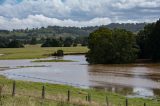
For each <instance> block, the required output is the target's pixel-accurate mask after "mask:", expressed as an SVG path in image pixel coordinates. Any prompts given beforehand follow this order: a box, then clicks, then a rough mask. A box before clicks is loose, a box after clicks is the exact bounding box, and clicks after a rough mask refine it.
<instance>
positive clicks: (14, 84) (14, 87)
mask: <svg viewBox="0 0 160 106" xmlns="http://www.w3.org/2000/svg"><path fill="white" fill-rule="evenodd" d="M15 93H16V81H13V88H12V96H15Z"/></svg>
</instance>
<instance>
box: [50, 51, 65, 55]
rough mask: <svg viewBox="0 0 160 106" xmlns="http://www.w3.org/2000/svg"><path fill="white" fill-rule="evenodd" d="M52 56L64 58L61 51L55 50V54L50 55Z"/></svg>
mask: <svg viewBox="0 0 160 106" xmlns="http://www.w3.org/2000/svg"><path fill="white" fill-rule="evenodd" d="M52 55H53V56H64V53H63V50H57V52H55V53H53V54H52Z"/></svg>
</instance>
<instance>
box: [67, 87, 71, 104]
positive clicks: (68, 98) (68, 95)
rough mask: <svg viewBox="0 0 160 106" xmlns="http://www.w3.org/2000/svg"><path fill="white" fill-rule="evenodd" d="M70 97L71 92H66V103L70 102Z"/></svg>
mask: <svg viewBox="0 0 160 106" xmlns="http://www.w3.org/2000/svg"><path fill="white" fill-rule="evenodd" d="M70 95H71V92H70V90H68V92H67V101H68V102H69V101H70Z"/></svg>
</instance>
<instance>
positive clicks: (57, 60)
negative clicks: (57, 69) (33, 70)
mask: <svg viewBox="0 0 160 106" xmlns="http://www.w3.org/2000/svg"><path fill="white" fill-rule="evenodd" d="M32 62H77V61H73V60H59V59H54V60H35V61H32Z"/></svg>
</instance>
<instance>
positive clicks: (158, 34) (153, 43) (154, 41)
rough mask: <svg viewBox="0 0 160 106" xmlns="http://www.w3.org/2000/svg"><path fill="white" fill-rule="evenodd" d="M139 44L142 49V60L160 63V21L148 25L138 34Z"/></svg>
mask: <svg viewBox="0 0 160 106" xmlns="http://www.w3.org/2000/svg"><path fill="white" fill-rule="evenodd" d="M137 43H138V45H139V47H140V51H141V52H140V58H145V59H152V60H153V61H160V19H159V20H158V21H157V22H156V23H152V24H148V25H146V26H145V27H144V29H143V30H141V31H140V32H139V33H138V36H137Z"/></svg>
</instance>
